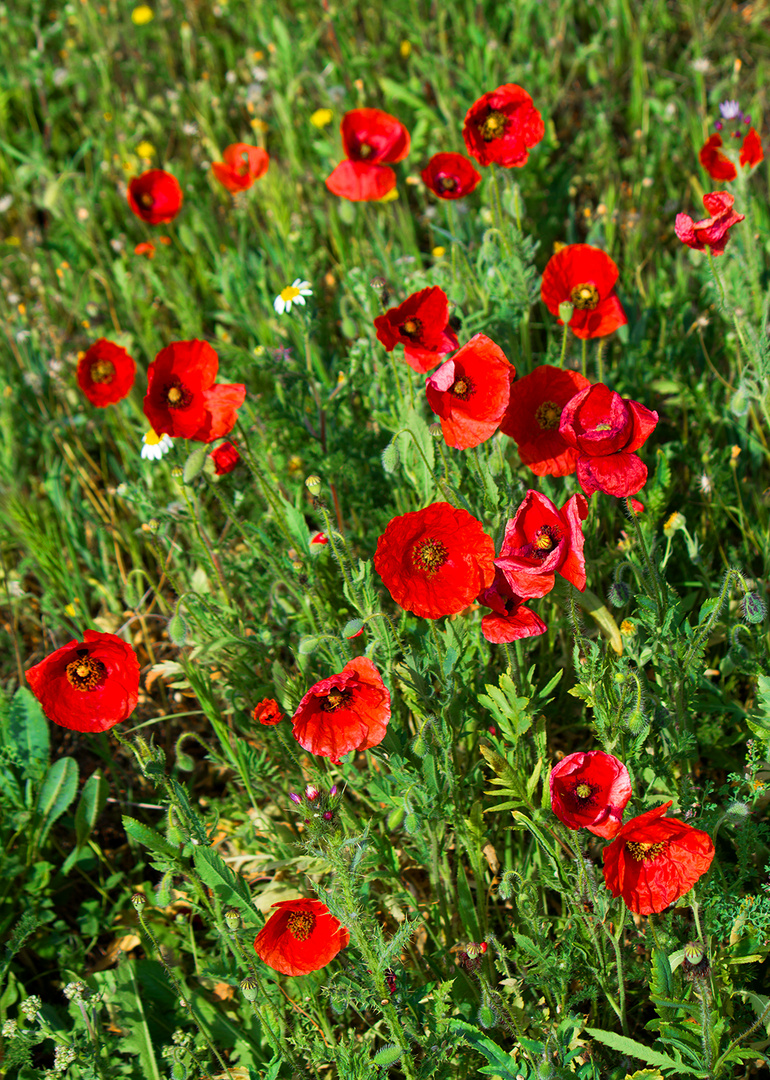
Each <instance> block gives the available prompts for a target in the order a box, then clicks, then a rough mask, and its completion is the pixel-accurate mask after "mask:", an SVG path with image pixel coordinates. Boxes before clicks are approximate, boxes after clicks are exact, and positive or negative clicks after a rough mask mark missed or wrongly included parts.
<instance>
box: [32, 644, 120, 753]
mask: <svg viewBox="0 0 770 1080" xmlns="http://www.w3.org/2000/svg"><path fill="white" fill-rule="evenodd" d="M26 675H27V682H28V683H29V685H30V689H31V690H32V693H33V694H34V695H35V697H36V698H37V700H38V701H39V702H40V704H41V705H42V707H43V712H44V713H45V715H46V716H47V717H48V719H49V720H52V721H53V722H54V724H59V725H60V726H61V727H65V728H69V729H70V731H87V732H97V731H108V730H109V729H110V728H111V727H114V726H115V725H116V724H122V723H123V721H124V720H127V719H128V718H129V716H130V715H131V713H132V712H133V711H134V709H135V708H136V703H137V701H138V699H139V661H138V660H137V658H136V654H135V652H134V650H133V649H132V648H131V646H130V645H127V644H126V643H125V641H123V639H122V638H119V637H118V636H117V635H116V634H102V633H99V631H97V630H86V632H85V634H84V640H83V641H70V642H69V643H68V644H67V645H63V646H62V647H61V649H57V650H56V652H53V653H51V655H50V656H47V657H46V658H45V660H42V661H41V662H40V663H39V664H35V666H34V667H31V668H30V669H29V670H28V671H27V673H26Z"/></svg>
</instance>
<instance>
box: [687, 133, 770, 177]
mask: <svg viewBox="0 0 770 1080" xmlns="http://www.w3.org/2000/svg"><path fill="white" fill-rule="evenodd" d="M721 146H722V136H721V135H719V134H718V133H716V134H714V135H711V136H710V137H709V138H708V139H706V141H705V143H704V144H703V146H702V147H701V149H700V153H699V154H698V160H699V161H700V163H701V165H702V166H703V168H704V169H705V170H706V172H707V173H708V174H709V176H710V177H711V179H712V180H726V181H730V180H734V179H735V178H736V176H737V175H738V170H737V169H736V168H735V165H734V163H733V162H732V161H731V160H730V158H729V157H728V156H727V154H725V153H723V152H722V150H721V149H720V147H721ZM764 157H765V155H764V153H763V151H762V143H761V142H760V139H759V135H757V133H756V131H755V130H754V128H749V130H748V132H747V133H746V137H745V138H744V140H743V142H742V143H741V152H740V159H739V160H740V165H741V168H745V167H746V166H748V167H749V168H750V169H753V168H754V166H755V165H759V163H760V161H763V160H764Z"/></svg>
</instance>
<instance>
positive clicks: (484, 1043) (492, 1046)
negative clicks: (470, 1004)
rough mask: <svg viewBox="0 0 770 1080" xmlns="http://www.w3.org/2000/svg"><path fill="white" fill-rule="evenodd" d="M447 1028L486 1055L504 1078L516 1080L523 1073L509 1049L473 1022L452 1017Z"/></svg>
mask: <svg viewBox="0 0 770 1080" xmlns="http://www.w3.org/2000/svg"><path fill="white" fill-rule="evenodd" d="M447 1028H448V1029H449V1031H451V1032H453V1033H454V1034H455V1035H457V1036H459V1038H461V1039H462V1040H463V1041H464V1042H466V1043H468V1045H469V1046H472V1047H473V1049H474V1050H477V1051H478V1052H479V1053H480V1054H481V1055H482V1056H483V1057H485V1058H486V1059H487V1061H488V1062H489V1064H490V1065H493V1066H494V1068H495V1072H496V1074H497V1075H498V1076H499V1077H501V1078H502V1080H516V1078H517V1077H518V1076H519V1075H520V1074H521V1068H520V1065H519V1063H518V1062H517V1061H516V1060H515V1059H514V1058H512V1057H511V1055H510V1054H509V1053H508V1052H507V1050H503V1048H502V1047H501V1046H498V1045H497V1043H496V1042H494V1041H493V1040H492V1039H490V1038H489V1036H488V1035H485V1034H484V1032H483V1031H481V1030H480V1029H479V1028H477V1027H474V1026H473V1024H466V1022H465V1021H464V1020H456V1019H452V1020H450V1021H449V1023H448V1024H447Z"/></svg>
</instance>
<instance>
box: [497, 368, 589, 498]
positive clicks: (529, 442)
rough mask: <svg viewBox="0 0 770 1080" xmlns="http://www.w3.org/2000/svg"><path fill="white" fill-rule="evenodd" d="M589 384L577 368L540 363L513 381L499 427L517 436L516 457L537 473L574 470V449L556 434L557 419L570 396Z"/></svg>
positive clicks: (559, 417) (569, 472)
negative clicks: (571, 368) (568, 368)
mask: <svg viewBox="0 0 770 1080" xmlns="http://www.w3.org/2000/svg"><path fill="white" fill-rule="evenodd" d="M590 385H591V384H590V382H589V381H588V379H586V378H585V376H583V375H581V374H580V373H579V372H577V371H568V370H565V369H563V368H557V367H554V366H553V365H552V364H541V365H540V366H539V367H536V368H535V369H534V370H533V371H531V372H530V373H529V375H525V376H524V378H523V379H518V380H517V381H516V382H515V383H513V384H512V386H511V397H510V401H509V402H508V408H507V409H506V410H505V413H504V415H503V418H502V420H501V421H500V430H501V431H503V432H504V433H505V434H506V435H509V436H510V437H511V438H512V439H515V440H516V445H517V448H518V451H519V457H520V458H521V460H522V462H523V463H524V464H525V465H526V466H527V467H528V468H530V469H531V470H532V472H533V473H535V475H536V476H569V475H570V474H571V473H573V472H574V471H575V468H576V466H577V451H575V450H574V449H573V448H572V447H571V446H569V444H568V443H567V442H565V440H564V438H563V437H562V436H561V435H560V434H559V421H560V419H561V411H562V409H563V408H564V406H565V405H566V404H567V402H568V401H569V400H570V398H573V397H574V396H575V394H576V393H577V392H578V390H584V389H585V388H586V387H587V386H590Z"/></svg>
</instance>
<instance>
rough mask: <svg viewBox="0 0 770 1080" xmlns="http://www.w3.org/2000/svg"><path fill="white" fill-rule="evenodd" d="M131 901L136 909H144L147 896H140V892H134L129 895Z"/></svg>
mask: <svg viewBox="0 0 770 1080" xmlns="http://www.w3.org/2000/svg"><path fill="white" fill-rule="evenodd" d="M131 903H132V904H133V905H134V909H135V910H136V911H144V908H145V906H146V904H147V897H145V896H142V894H141V893H134V895H133V896H132V897H131Z"/></svg>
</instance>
